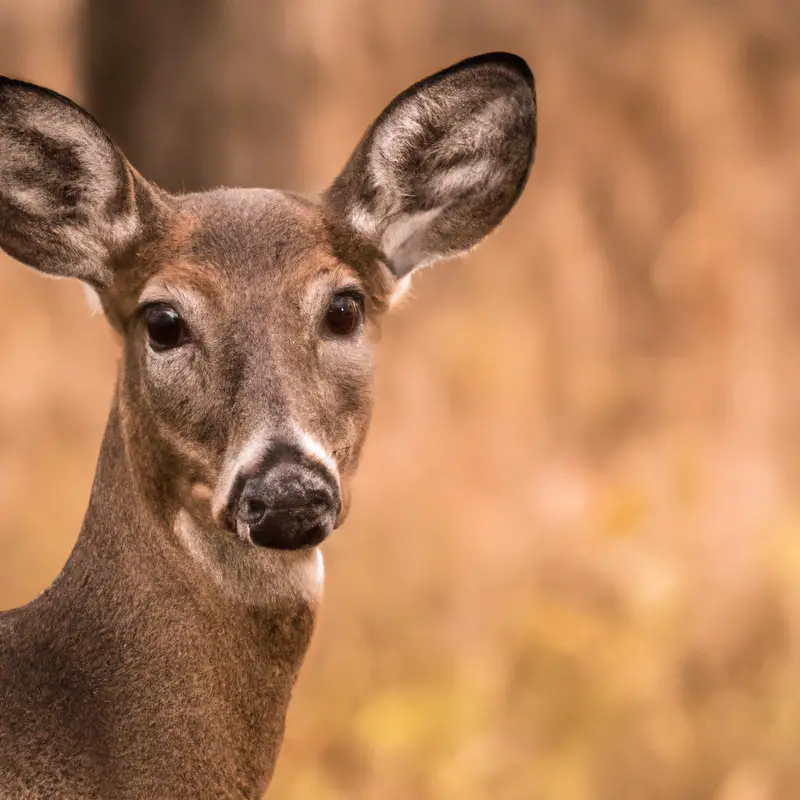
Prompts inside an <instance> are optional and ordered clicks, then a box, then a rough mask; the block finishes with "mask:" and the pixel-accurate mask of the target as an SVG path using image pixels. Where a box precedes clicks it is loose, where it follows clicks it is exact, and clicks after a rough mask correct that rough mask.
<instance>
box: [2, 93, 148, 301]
mask: <svg viewBox="0 0 800 800" xmlns="http://www.w3.org/2000/svg"><path fill="white" fill-rule="evenodd" d="M137 183H142V184H143V181H141V179H139V178H137V177H136V176H135V173H134V171H133V169H132V168H131V167H130V165H129V164H128V162H127V161H126V160H125V158H124V156H123V155H122V154H121V153H120V152H119V150H118V149H117V148H116V146H115V145H114V143H113V142H112V141H111V139H110V138H109V137H108V135H107V134H106V133H105V132H104V131H103V130H102V128H101V127H100V126H99V125H98V124H97V122H95V120H94V119H93V118H92V117H91V116H90V115H89V114H88V113H86V112H85V111H84V110H83V109H81V108H80V107H79V106H77V105H76V104H75V103H73V102H72V101H70V100H68V99H67V98H66V97H62V96H61V95H59V94H57V93H56V92H53V91H50V90H48V89H44V88H42V87H40V86H35V85H33V84H30V83H25V82H23V81H17V80H13V79H11V78H5V77H0V247H2V249H3V250H5V251H6V252H8V253H9V254H10V255H12V256H13V257H15V258H17V259H18V260H20V261H23V262H24V263H26V264H28V265H30V266H32V267H35V268H37V269H39V270H42V271H43V272H47V273H50V274H52V275H57V276H65V277H66V276H69V277H76V278H80V279H82V280H84V281H86V282H87V283H89V284H91V285H93V286H95V287H96V288H103V287H105V286H108V285H109V284H110V282H111V278H112V274H111V263H112V261H113V260H114V258H115V257H116V256H118V255H119V254H120V253H121V252H123V251H124V250H125V249H126V248H127V247H129V246H130V245H131V244H132V243H133V242H134V241H135V238H136V236H137V234H138V233H139V230H140V215H139V209H138V206H137V191H136V190H137ZM139 188H141V187H139Z"/></svg>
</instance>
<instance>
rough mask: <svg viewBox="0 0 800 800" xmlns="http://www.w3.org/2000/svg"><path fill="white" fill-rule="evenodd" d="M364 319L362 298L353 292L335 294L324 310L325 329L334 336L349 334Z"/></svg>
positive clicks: (354, 330)
mask: <svg viewBox="0 0 800 800" xmlns="http://www.w3.org/2000/svg"><path fill="white" fill-rule="evenodd" d="M363 319H364V299H363V298H362V297H361V296H360V295H357V294H355V293H352V294H351V293H344V292H343V293H341V294H335V295H334V296H333V297H332V298H331V301H330V303H329V304H328V309H327V311H326V312H325V329H326V330H327V331H328V332H329V333H331V334H333V335H334V336H350V335H351V334H353V333H355V332H356V331H357V330H358V329H359V328H360V327H361V323H362V321H363Z"/></svg>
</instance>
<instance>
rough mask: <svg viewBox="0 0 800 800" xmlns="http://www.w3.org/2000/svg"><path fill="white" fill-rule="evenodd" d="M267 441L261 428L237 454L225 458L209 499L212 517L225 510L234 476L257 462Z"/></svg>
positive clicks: (266, 433)
mask: <svg viewBox="0 0 800 800" xmlns="http://www.w3.org/2000/svg"><path fill="white" fill-rule="evenodd" d="M269 441H270V436H269V433H268V432H267V431H266V430H261V431H259V432H258V433H256V434H255V435H254V436H252V437H251V438H250V439H249V440H248V441H247V442H246V443H245V445H244V447H242V449H241V450H240V451H239V453H238V455H236V456H235V457H233V458H228V459H227V462H226V464H225V467H224V469H223V470H222V474H221V475H220V476H219V480H218V481H217V490H216V491H215V492H214V497H213V499H212V501H211V513H212V515H213V516H214V519H217V520H218V519H219V518H220V516H221V515H222V512H223V511H224V510H225V506H226V505H227V503H228V498H229V497H230V494H231V489H232V488H233V484H234V481H235V480H236V477H237V476H238V475H239V474H240V473H242V472H246V471H247V470H251V469H253V467H255V466H256V465H257V464H258V462H259V461H260V460H261V458H263V456H264V453H265V452H266V450H267V447H268V446H269Z"/></svg>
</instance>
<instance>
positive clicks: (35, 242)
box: [0, 54, 535, 800]
mask: <svg viewBox="0 0 800 800" xmlns="http://www.w3.org/2000/svg"><path fill="white" fill-rule="evenodd" d="M462 129H463V130H462ZM463 131H467V132H468V134H469V135H466V134H463ZM534 133H535V105H534V102H533V93H532V77H531V76H530V72H529V71H528V69H527V67H526V66H525V65H524V62H522V61H521V60H520V59H518V58H516V57H513V56H508V55H505V54H491V55H488V56H483V57H478V58H476V59H472V60H470V61H467V62H463V63H462V64H460V65H456V66H455V67H453V68H451V69H449V70H447V71H445V72H443V73H440V74H439V75H437V76H433V77H432V78H430V79H428V80H427V81H424V82H421V83H420V84H417V85H415V86H414V87H412V89H410V90H409V91H408V92H406V93H404V94H403V95H402V96H401V97H400V98H398V99H397V100H395V101H394V103H393V104H392V105H390V106H389V107H388V109H387V110H386V111H384V113H383V114H382V115H381V116H380V117H379V118H378V120H377V121H376V123H375V124H374V125H373V127H372V128H371V129H370V131H369V132H368V133H367V135H366V136H365V138H364V140H362V143H361V145H359V148H357V150H356V152H355V153H354V155H353V157H352V159H351V161H350V163H349V164H348V166H347V167H346V168H345V170H344V171H343V173H342V175H341V176H340V178H339V179H338V180H337V182H336V183H335V184H334V186H333V187H332V189H331V190H330V191H329V192H328V193H326V194H325V195H323V196H322V197H321V198H315V199H312V200H310V199H303V198H299V197H296V196H293V195H289V194H285V193H281V192H272V191H267V190H256V189H219V190H215V191H212V192H204V193H200V194H190V195H183V196H172V195H168V194H166V193H164V192H162V191H160V190H159V189H158V188H156V187H154V186H153V185H151V184H149V183H148V182H147V181H145V180H144V179H143V178H142V177H141V176H139V175H138V174H137V173H136V172H135V171H134V170H133V169H132V168H131V167H130V165H128V164H127V162H126V161H125V160H124V158H123V157H122V155H121V154H120V153H119V151H118V150H117V149H116V147H115V146H114V145H113V144H112V143H111V142H110V140H109V139H108V137H107V136H106V135H105V134H104V133H103V132H102V130H101V129H100V128H99V126H97V124H96V123H95V122H94V121H93V120H92V119H91V118H90V117H89V116H88V115H87V114H85V112H83V111H81V110H80V109H78V108H77V107H76V106H74V105H73V104H71V103H70V102H69V101H67V100H65V99H64V98H61V97H59V96H58V95H55V94H53V93H51V92H47V91H46V90H43V89H40V88H38V87H33V86H31V85H29V84H23V83H20V82H16V81H10V80H8V79H0V246H2V247H3V248H4V249H6V250H7V251H9V252H11V253H12V254H14V255H16V256H17V257H19V258H21V259H22V260H24V261H26V263H28V264H30V265H31V266H34V267H36V268H38V269H42V270H45V271H47V272H51V273H53V274H57V275H64V276H73V277H79V278H81V279H83V280H85V281H87V282H88V283H89V284H90V285H92V286H93V287H95V288H96V289H97V290H98V292H99V295H100V299H101V302H102V305H103V308H104V310H105V313H106V315H107V317H108V318H109V320H110V322H111V324H112V325H113V326H114V328H115V329H116V330H117V331H118V332H119V333H120V335H121V336H122V340H123V351H122V360H121V365H120V371H119V379H118V384H117V391H116V396H115V400H114V404H113V407H112V410H111V414H110V417H109V422H108V426H107V429H106V434H105V438H104V442H103V446H102V450H101V453H100V458H99V461H98V465H97V473H96V478H95V482H94V486H93V489H92V494H91V499H90V503H89V508H88V511H87V514H86V518H85V521H84V524H83V528H82V530H81V533H80V536H79V539H78V543H77V545H76V547H75V550H74V552H73V553H72V555H71V557H70V559H69V561H68V563H67V565H66V566H65V567H64V570H63V571H62V573H61V575H60V576H59V577H58V579H57V580H56V581H55V583H54V584H53V585H52V587H51V588H50V589H48V590H47V591H46V592H45V593H44V594H42V595H41V596H40V597H39V598H37V599H36V600H34V601H33V602H32V603H31V604H29V605H27V606H25V607H23V608H20V609H16V610H14V611H11V612H7V613H5V614H2V615H0V797H3V798H31V799H33V798H37V799H38V798H56V799H59V798H77V797H81V798H87V799H94V798H112V797H113V798H155V797H165V798H166V797H169V798H187V800H188V798H193V800H201V799H202V798H223V797H230V798H234V797H236V798H255V797H258V796H260V794H261V793H262V792H263V791H264V789H265V788H266V786H267V784H268V783H269V780H270V777H271V775H272V772H273V769H274V765H275V759H276V757H277V755H278V751H279V748H280V743H281V739H282V736H283V727H284V719H285V714H286V708H287V704H288V702H289V698H290V694H291V691H292V686H293V684H294V681H295V678H296V675H297V671H298V669H299V667H300V664H301V662H302V659H303V656H304V654H305V651H306V648H307V646H308V642H309V639H310V636H311V633H312V629H313V622H314V614H315V609H316V606H317V603H318V601H319V590H320V588H321V587H320V586H319V585H318V584H317V583H315V580H316V578H315V577H314V576H313V575H312V571H311V570H312V568H313V566H314V563H315V562H314V560H313V559H314V557H315V555H316V554H315V551H313V550H308V549H297V550H272V549H270V548H264V547H261V548H259V547H256V546H255V545H254V544H253V542H252V541H249V540H247V539H246V537H244V538H243V537H242V536H241V535H238V534H237V530H236V529H234V528H232V527H231V524H230V521H229V520H227V519H226V517H225V514H224V513H221V512H220V511H219V509H218V508H216V507H215V504H216V503H217V502H218V496H219V495H220V492H221V491H222V489H224V483H225V481H224V480H223V477H224V476H225V475H228V474H231V475H233V476H235V475H236V471H237V470H240V469H241V461H240V459H241V454H242V453H243V452H247V448H248V447H255V445H254V444H253V442H255V443H256V444H258V443H259V438H258V437H259V435H261V434H262V433H263V432H264V431H266V432H267V433H268V434H269V436H272V437H276V436H282V437H291V436H298V435H300V434H298V433H297V431H298V430H301V433H302V435H304V436H306V439H307V440H309V439H308V437H309V436H310V437H311V439H310V441H312V442H314V444H313V447H312V450H314V448H317V450H319V451H321V452H322V453H323V454H322V455H321V456H319V457H320V458H322V459H323V461H324V459H325V458H327V457H328V456H329V457H330V460H331V461H332V462H333V463H334V464H335V468H334V471H335V472H336V473H337V480H338V483H339V486H338V490H339V492H340V495H341V507H340V509H339V512H338V513H339V518H338V520H337V524H339V523H341V521H342V520H343V519H344V517H345V516H346V513H347V508H348V507H349V489H348V480H349V478H350V476H351V475H352V473H353V471H354V469H355V467H356V464H357V461H358V456H359V453H360V450H361V447H362V444H363V441H364V437H365V435H366V431H367V427H368V422H369V416H370V410H371V390H370V387H371V378H372V347H373V340H372V337H371V336H370V330H371V329H372V328H373V327H374V325H376V324H377V321H378V319H379V317H380V315H381V314H382V313H383V312H384V311H385V310H386V309H387V308H388V306H389V303H390V299H391V295H392V292H393V291H394V289H395V285H396V282H397V278H398V277H401V276H403V275H405V274H406V273H408V272H409V271H410V270H411V269H413V268H415V267H416V266H419V265H421V264H423V263H428V262H429V261H431V260H433V259H435V258H438V257H444V256H448V255H452V254H453V253H455V252H457V251H461V250H464V249H466V248H468V247H471V246H472V245H473V244H475V243H476V242H477V241H479V240H480V239H481V238H482V237H483V236H485V235H486V234H487V233H488V232H489V231H491V230H492V229H493V228H494V226H495V225H496V224H497V223H498V222H499V221H500V219H502V217H503V216H505V214H506V213H507V212H508V211H509V209H510V208H511V206H512V205H513V204H514V202H515V201H516V198H517V196H518V195H519V192H520V191H521V188H522V185H523V184H524V182H525V180H526V179H527V175H528V170H529V168H530V163H531V159H532V152H533V141H534ZM4 147H6V150H4V149H3V148H4ZM4 152H6V153H7V154H10V155H7V156H5V157H4V156H3V155H2V154H3V153H4ZM342 287H346V288H347V289H348V290H352V291H357V292H359V293H360V294H361V295H362V296H363V299H364V306H365V314H366V321H365V325H364V327H363V329H359V331H358V332H356V333H354V334H353V335H350V336H348V337H345V338H335V337H330V336H326V335H324V333H322V332H321V330H322V329H321V320H322V319H323V317H324V314H325V309H326V308H327V304H328V302H329V301H330V298H331V297H332V296H333V295H334V294H336V293H337V291H340V290H341V289H342ZM152 297H156V298H157V299H158V300H160V301H168V302H169V303H170V305H172V306H173V307H174V308H175V309H176V310H177V311H179V312H180V314H181V316H182V317H183V318H184V319H185V320H186V322H187V325H188V328H189V330H190V331H191V338H190V341H189V342H188V343H187V344H185V345H184V346H182V347H178V348H175V349H172V350H169V351H168V352H166V353H164V352H160V353H159V352H155V351H154V350H153V348H152V347H151V346H150V345H149V344H148V338H147V334H146V331H145V324H144V319H143V311H142V308H141V306H142V304H143V303H144V302H145V301H146V300H148V299H152ZM303 432H304V433H303ZM264 435H266V434H264ZM301 439H302V436H301ZM259 446H260V445H259ZM317 450H315V451H314V452H317ZM325 453H327V454H328V456H325ZM222 500H223V501H224V500H225V495H224V493H223V494H222ZM223 507H224V503H223Z"/></svg>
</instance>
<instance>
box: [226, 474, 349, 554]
mask: <svg viewBox="0 0 800 800" xmlns="http://www.w3.org/2000/svg"><path fill="white" fill-rule="evenodd" d="M340 505H341V502H340V498H339V489H338V485H337V483H336V482H335V481H333V480H332V479H331V476H328V475H327V473H326V471H325V470H320V469H317V468H315V467H310V466H306V465H304V464H300V463H278V464H276V465H275V466H272V467H270V468H269V469H267V470H266V472H264V473H263V474H262V475H254V476H250V477H248V478H246V479H245V480H244V482H242V483H241V490H240V493H239V496H238V498H235V499H234V501H233V503H232V511H233V514H232V516H234V517H235V522H236V526H237V529H238V530H239V532H240V533H242V534H246V535H247V536H248V537H249V538H250V540H251V541H252V542H253V544H256V545H259V546H261V547H271V548H275V549H278V550H299V549H301V548H307V547H315V546H316V545H318V544H319V543H320V542H322V541H323V540H324V539H325V538H326V537H327V536H328V534H329V533H330V532H331V531H332V530H333V528H334V525H335V523H336V518H337V517H338V515H339V510H340Z"/></svg>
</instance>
